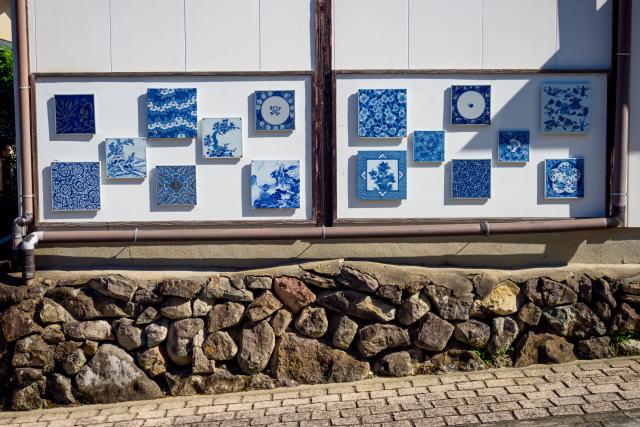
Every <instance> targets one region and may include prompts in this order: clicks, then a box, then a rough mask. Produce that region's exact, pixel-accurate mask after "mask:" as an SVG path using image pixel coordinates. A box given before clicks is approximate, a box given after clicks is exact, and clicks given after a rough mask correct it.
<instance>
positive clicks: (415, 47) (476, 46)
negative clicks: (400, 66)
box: [409, 0, 482, 69]
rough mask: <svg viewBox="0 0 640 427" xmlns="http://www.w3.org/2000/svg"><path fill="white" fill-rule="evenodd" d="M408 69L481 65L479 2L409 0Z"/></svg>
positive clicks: (480, 9)
mask: <svg viewBox="0 0 640 427" xmlns="http://www.w3.org/2000/svg"><path fill="white" fill-rule="evenodd" d="M409 68H412V69H432V68H468V69H480V68H482V2H480V1H477V0H448V1H447V2H442V0H409Z"/></svg>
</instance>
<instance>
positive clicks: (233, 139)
mask: <svg viewBox="0 0 640 427" xmlns="http://www.w3.org/2000/svg"><path fill="white" fill-rule="evenodd" d="M202 157H204V158H205V159H225V158H239V157H242V119H240V118H236V119H203V120H202Z"/></svg>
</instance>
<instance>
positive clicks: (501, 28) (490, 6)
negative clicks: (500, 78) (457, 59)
mask: <svg viewBox="0 0 640 427" xmlns="http://www.w3.org/2000/svg"><path fill="white" fill-rule="evenodd" d="M482 20H483V26H482V28H483V36H482V52H483V65H484V68H525V69H527V68H528V69H534V68H554V67H555V65H556V59H555V54H556V46H557V0H515V1H514V0H483V18H482ZM460 24H461V25H463V23H460ZM574 25H575V24H574Z"/></svg>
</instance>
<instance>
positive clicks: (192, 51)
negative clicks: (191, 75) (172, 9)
mask: <svg viewBox="0 0 640 427" xmlns="http://www.w3.org/2000/svg"><path fill="white" fill-rule="evenodd" d="M185 22H186V32H187V33H186V49H187V71H208V70H224V71H236V70H259V69H260V2H259V0H216V1H211V0H186V3H185Z"/></svg>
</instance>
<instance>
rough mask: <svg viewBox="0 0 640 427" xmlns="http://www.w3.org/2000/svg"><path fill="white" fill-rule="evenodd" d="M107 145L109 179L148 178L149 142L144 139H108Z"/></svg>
mask: <svg viewBox="0 0 640 427" xmlns="http://www.w3.org/2000/svg"><path fill="white" fill-rule="evenodd" d="M105 145H106V150H107V155H106V163H107V178H111V179H127V178H129V179H131V178H133V179H136V178H144V177H146V176H147V141H146V140H145V139H144V138H108V139H107V141H106V144H105Z"/></svg>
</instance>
